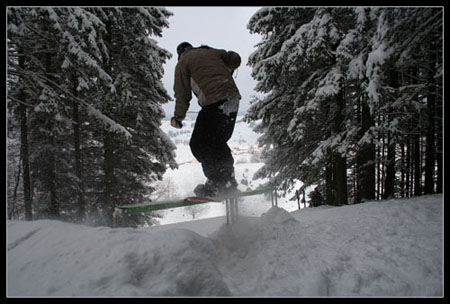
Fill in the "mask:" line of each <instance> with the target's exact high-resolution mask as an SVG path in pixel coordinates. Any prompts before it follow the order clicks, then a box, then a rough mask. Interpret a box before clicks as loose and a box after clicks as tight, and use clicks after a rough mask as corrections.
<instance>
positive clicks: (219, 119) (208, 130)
mask: <svg viewBox="0 0 450 304" xmlns="http://www.w3.org/2000/svg"><path fill="white" fill-rule="evenodd" d="M225 102H226V100H225V101H219V102H217V103H214V104H212V105H208V106H204V107H202V109H201V110H200V112H199V114H198V116H197V120H196V122H195V126H194V130H193V132H192V137H191V140H190V143H189V145H190V147H191V151H192V154H193V155H194V157H195V158H196V159H197V160H198V161H199V162H200V163H201V164H202V169H203V173H204V174H205V176H206V177H207V178H208V179H209V180H210V181H212V182H213V183H214V184H216V185H219V186H220V185H226V184H227V183H228V182H231V183H236V180H235V177H234V166H233V164H234V159H233V156H232V155H231V149H230V147H229V146H228V144H227V142H228V140H229V139H230V138H231V135H232V134H233V130H234V125H235V123H236V116H237V112H236V113H230V114H229V115H226V114H224V113H223V111H222V109H221V105H223V104H224V103H225Z"/></svg>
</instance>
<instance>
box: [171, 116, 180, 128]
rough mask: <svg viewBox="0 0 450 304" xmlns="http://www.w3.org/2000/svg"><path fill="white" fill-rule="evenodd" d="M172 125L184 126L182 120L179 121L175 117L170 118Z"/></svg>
mask: <svg viewBox="0 0 450 304" xmlns="http://www.w3.org/2000/svg"><path fill="white" fill-rule="evenodd" d="M170 125H171V126H172V127H174V128H175V129H181V128H182V127H183V124H182V123H181V121H179V120H178V119H176V118H175V117H172V119H170Z"/></svg>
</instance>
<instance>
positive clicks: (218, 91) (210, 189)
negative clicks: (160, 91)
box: [171, 42, 241, 196]
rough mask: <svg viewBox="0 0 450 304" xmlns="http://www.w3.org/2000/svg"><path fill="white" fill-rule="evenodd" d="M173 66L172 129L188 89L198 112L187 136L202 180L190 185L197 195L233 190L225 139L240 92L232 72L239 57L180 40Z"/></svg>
mask: <svg viewBox="0 0 450 304" xmlns="http://www.w3.org/2000/svg"><path fill="white" fill-rule="evenodd" d="M177 53H178V63H177V66H176V67H175V83H174V91H175V114H174V116H173V117H172V119H171V125H172V126H173V127H174V128H182V126H183V124H182V122H183V119H184V118H185V117H186V112H187V110H188V108H189V103H190V100H191V98H192V92H194V94H195V96H197V99H198V103H199V105H200V106H201V110H200V112H199V113H198V116H197V120H196V122H195V126H194V130H193V132H192V136H191V140H190V143H189V145H190V148H191V151H192V154H193V155H194V157H195V158H196V159H197V160H198V161H199V162H200V163H201V165H202V169H203V173H204V174H205V176H206V178H207V180H206V183H205V184H200V185H198V186H197V187H196V188H195V189H194V193H195V194H196V195H198V196H218V195H225V194H227V193H232V192H233V191H236V190H237V182H236V179H235V175H234V159H233V156H232V155H231V149H230V148H229V146H228V144H227V142H228V140H229V139H230V138H231V135H232V134H233V130H234V125H235V123H236V116H237V112H238V108H239V100H240V99H241V95H240V94H239V90H238V88H237V86H236V84H235V82H234V80H233V77H232V75H233V71H234V70H235V69H236V68H237V67H239V65H240V64H241V57H240V56H239V54H238V53H236V52H233V51H225V50H220V49H214V48H211V47H209V46H205V45H202V46H200V47H193V46H192V45H191V44H190V43H188V42H182V43H180V44H179V45H178V47H177Z"/></svg>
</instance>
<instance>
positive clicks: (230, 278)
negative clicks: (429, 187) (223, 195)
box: [8, 195, 443, 297]
mask: <svg viewBox="0 0 450 304" xmlns="http://www.w3.org/2000/svg"><path fill="white" fill-rule="evenodd" d="M442 203H443V199H442V195H432V196H424V197H418V198H410V199H398V200H388V201H380V202H367V203H364V204H358V205H349V206H344V207H326V206H322V207H317V208H306V209H302V210H298V211H294V212H287V211H286V210H285V209H283V208H281V206H280V207H272V208H270V209H269V210H268V211H267V212H265V213H263V214H262V215H261V216H260V217H241V218H240V219H239V221H238V222H237V223H236V224H234V225H232V226H228V225H226V224H225V219H224V218H223V217H218V218H212V219H203V220H198V221H191V222H185V223H178V224H171V225H164V226H155V227H149V228H141V229H132V228H116V229H114V228H106V227H100V228H92V227H88V226H83V225H74V224H68V223H63V222H59V221H50V220H38V221H33V222H22V221H10V222H9V223H8V295H9V296H11V297H22V296H125V297H133V296H158V297H159V296H186V297H187V296H213V297H217V296H260V297H268V296H287V297H296V296H308V297H310V296H312V297H325V296H358V297H366V296H383V297H384V296H402V297H404V296H406V297H440V296H442V295H443V285H442V284H443V268H442V267H443V226H442V225H443V222H442V208H443V205H442Z"/></svg>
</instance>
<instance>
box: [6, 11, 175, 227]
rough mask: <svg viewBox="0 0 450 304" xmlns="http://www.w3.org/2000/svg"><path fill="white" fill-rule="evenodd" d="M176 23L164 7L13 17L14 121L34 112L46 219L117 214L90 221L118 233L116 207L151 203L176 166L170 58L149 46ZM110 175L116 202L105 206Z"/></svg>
mask: <svg viewBox="0 0 450 304" xmlns="http://www.w3.org/2000/svg"><path fill="white" fill-rule="evenodd" d="M170 15H171V13H169V12H168V11H167V10H165V9H162V8H133V9H132V8H51V7H42V8H9V9H8V39H9V40H8V46H9V47H8V53H9V56H8V80H9V82H8V84H9V89H8V97H9V103H8V107H9V109H10V113H11V114H13V113H17V111H16V109H19V105H26V107H27V112H28V114H29V115H28V117H27V124H28V126H29V130H31V131H28V132H25V134H26V135H28V138H29V144H28V147H29V148H30V168H31V169H30V171H31V180H32V188H33V190H32V191H33V193H35V194H36V195H37V197H36V198H35V201H36V203H35V205H36V206H34V207H36V208H34V207H33V208H34V210H33V212H35V213H36V214H38V215H39V217H42V216H45V215H44V213H47V216H50V217H54V218H61V216H64V218H68V219H69V218H71V219H72V220H74V219H75V218H78V220H81V219H82V218H83V217H85V215H86V213H89V218H91V219H92V218H93V217H95V214H96V212H97V211H99V212H100V213H101V212H103V211H106V210H109V212H106V214H105V218H104V220H98V219H95V220H93V221H91V222H93V223H94V224H108V225H112V224H113V223H112V210H113V208H114V203H115V202H119V201H120V203H126V202H130V203H132V202H136V201H142V200H143V199H144V197H145V195H146V194H148V192H151V191H152V190H153V189H152V187H151V183H152V182H154V181H155V180H158V179H161V177H162V174H163V173H164V171H165V170H166V167H167V166H171V167H174V166H176V164H175V161H174V154H173V152H172V151H173V149H174V145H173V144H172V143H171V141H170V140H169V139H168V137H167V136H166V135H165V134H164V133H163V132H162V131H161V130H160V128H159V127H160V125H161V119H162V118H163V116H164V115H163V110H162V108H161V106H160V104H161V103H164V102H167V100H168V99H169V97H168V95H167V93H166V91H165V89H164V87H163V86H162V83H161V78H162V73H163V70H162V64H163V63H164V61H165V60H166V59H167V58H169V57H170V53H168V52H167V51H165V50H163V49H161V48H159V47H158V46H157V45H156V42H155V41H154V40H152V39H151V38H150V37H149V36H150V35H161V31H162V28H163V27H166V26H168V23H167V21H166V18H167V17H168V16H170ZM108 26H110V27H111V28H108ZM20 58H23V59H24V60H25V62H24V64H25V67H26V68H23V67H21V66H20V64H19V59H20ZM27 133H28V134H27ZM105 140H106V144H105ZM108 140H109V142H110V144H109V142H108ZM105 155H108V157H109V159H105V158H104V156H105ZM109 160H112V161H109ZM109 166H112V167H109ZM108 174H111V175H110V177H108V178H111V180H115V181H116V184H114V185H112V184H109V185H108V186H109V187H110V188H108V190H107V191H109V192H110V195H111V198H113V199H114V202H112V203H111V204H103V205H97V204H95V202H98V201H102V199H103V201H104V198H105V187H106V186H107V185H105V176H106V175H108ZM102 176H103V177H102ZM111 186H114V187H113V188H111ZM38 202H39V204H38ZM99 209H100V210H99ZM45 210H46V211H45Z"/></svg>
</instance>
